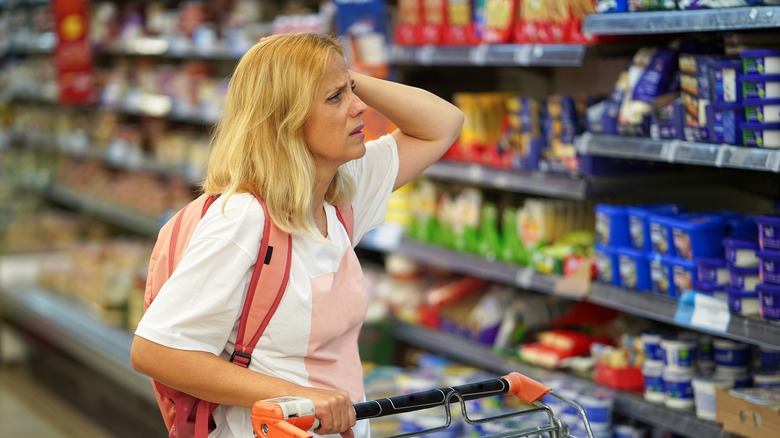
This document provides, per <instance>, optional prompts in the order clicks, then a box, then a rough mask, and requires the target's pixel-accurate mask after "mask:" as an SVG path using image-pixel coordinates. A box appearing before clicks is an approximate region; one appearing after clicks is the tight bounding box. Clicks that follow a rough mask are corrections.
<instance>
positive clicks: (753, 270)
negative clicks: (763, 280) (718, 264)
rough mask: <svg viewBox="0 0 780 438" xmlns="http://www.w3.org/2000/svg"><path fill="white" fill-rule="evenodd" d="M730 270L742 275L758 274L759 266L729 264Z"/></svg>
mask: <svg viewBox="0 0 780 438" xmlns="http://www.w3.org/2000/svg"><path fill="white" fill-rule="evenodd" d="M729 271H731V272H736V273H738V274H742V275H758V266H753V267H741V266H729Z"/></svg>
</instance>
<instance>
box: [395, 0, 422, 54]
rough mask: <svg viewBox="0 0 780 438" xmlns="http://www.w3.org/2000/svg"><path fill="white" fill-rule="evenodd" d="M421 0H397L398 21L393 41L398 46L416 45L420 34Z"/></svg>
mask: <svg viewBox="0 0 780 438" xmlns="http://www.w3.org/2000/svg"><path fill="white" fill-rule="evenodd" d="M422 11H423V8H422V0H398V23H396V26H395V43H396V44H398V45H399V46H418V45H420V44H421V41H422V36H421V30H422V23H423V19H422Z"/></svg>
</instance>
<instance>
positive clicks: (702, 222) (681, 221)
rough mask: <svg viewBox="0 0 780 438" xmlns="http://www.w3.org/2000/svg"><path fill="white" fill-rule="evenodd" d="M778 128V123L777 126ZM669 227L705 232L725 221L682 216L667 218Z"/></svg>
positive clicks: (716, 217) (721, 224)
mask: <svg viewBox="0 0 780 438" xmlns="http://www.w3.org/2000/svg"><path fill="white" fill-rule="evenodd" d="M778 126H779V127H780V123H779V124H778ZM668 223H669V225H670V226H672V227H674V228H679V229H681V230H685V231H705V230H709V229H712V228H716V229H717V228H723V227H724V226H725V220H724V218H723V217H722V216H719V215H715V214H706V213H701V214H700V213H694V214H684V215H680V216H673V217H670V218H669V222H668Z"/></svg>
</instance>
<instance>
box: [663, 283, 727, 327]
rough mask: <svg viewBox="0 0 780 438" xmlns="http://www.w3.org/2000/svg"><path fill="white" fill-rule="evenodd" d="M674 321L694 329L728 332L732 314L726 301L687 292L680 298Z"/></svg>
mask: <svg viewBox="0 0 780 438" xmlns="http://www.w3.org/2000/svg"><path fill="white" fill-rule="evenodd" d="M674 320H675V321H677V322H678V323H681V324H687V325H690V326H693V327H698V328H702V329H707V330H712V331H716V332H726V330H727V329H728V326H729V322H730V321H731V313H730V312H729V305H728V302H727V301H726V300H724V299H721V298H715V297H711V296H709V295H704V294H701V293H696V292H694V291H686V292H684V293H683V294H682V295H681V296H680V299H679V302H678V304H677V312H676V313H675V315H674Z"/></svg>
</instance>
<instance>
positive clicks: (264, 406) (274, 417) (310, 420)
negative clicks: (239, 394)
mask: <svg viewBox="0 0 780 438" xmlns="http://www.w3.org/2000/svg"><path fill="white" fill-rule="evenodd" d="M285 417H286V415H285V413H284V410H283V409H282V407H281V406H280V405H279V404H278V403H274V402H267V401H262V400H261V401H258V402H255V404H254V405H253V406H252V428H253V429H254V431H255V433H256V434H257V436H258V437H260V438H265V437H268V438H285V437H290V438H312V435H311V434H310V433H308V432H307V431H308V430H309V429H311V428H312V426H314V423H315V420H316V419H315V417H314V415H307V416H303V417H289V418H285Z"/></svg>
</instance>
